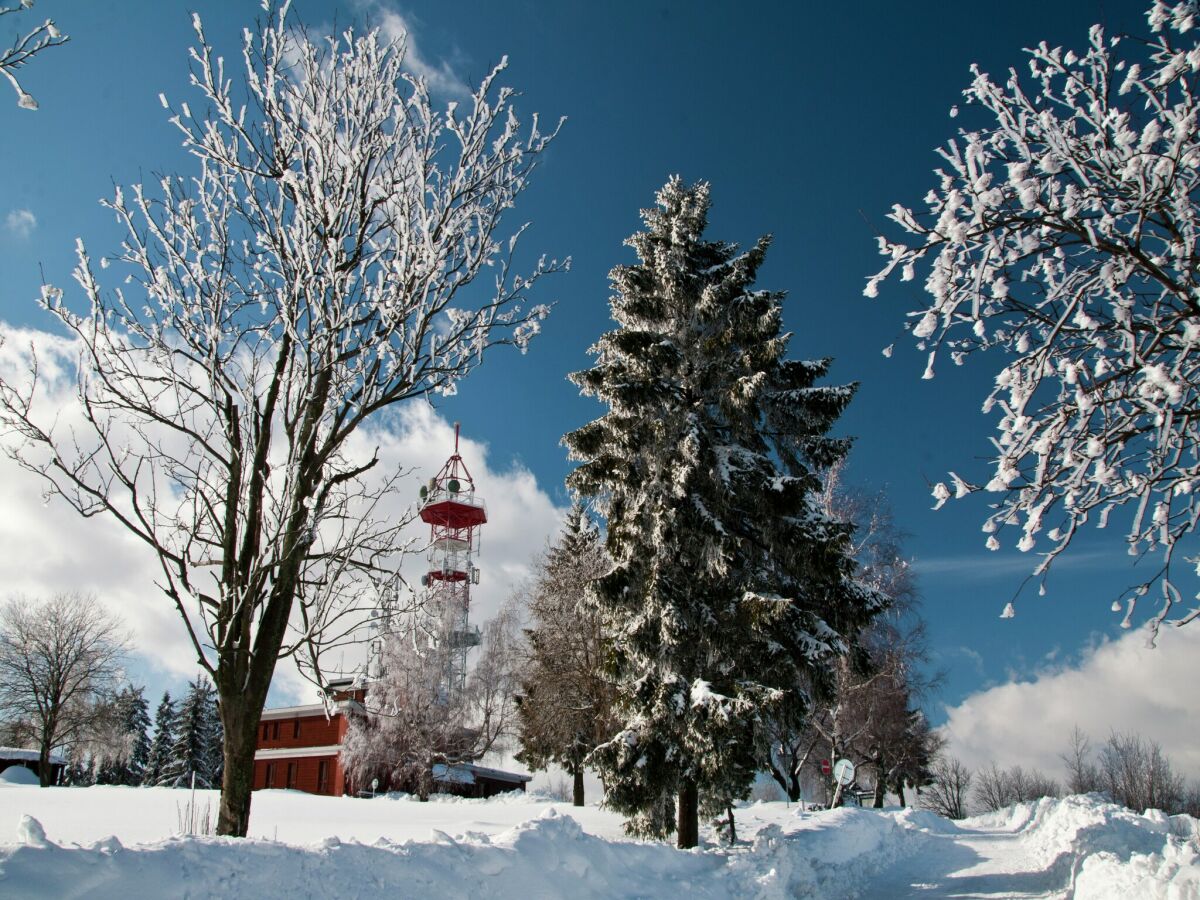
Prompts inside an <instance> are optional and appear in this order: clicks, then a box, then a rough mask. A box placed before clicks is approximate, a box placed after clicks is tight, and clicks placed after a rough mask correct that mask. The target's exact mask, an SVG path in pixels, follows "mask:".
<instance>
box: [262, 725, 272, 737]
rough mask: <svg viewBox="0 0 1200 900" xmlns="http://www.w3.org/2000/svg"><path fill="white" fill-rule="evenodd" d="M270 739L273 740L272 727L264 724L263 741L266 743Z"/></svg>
mask: <svg viewBox="0 0 1200 900" xmlns="http://www.w3.org/2000/svg"><path fill="white" fill-rule="evenodd" d="M270 738H271V726H270V724H269V723H267V722H263V740H264V741H266V740H270Z"/></svg>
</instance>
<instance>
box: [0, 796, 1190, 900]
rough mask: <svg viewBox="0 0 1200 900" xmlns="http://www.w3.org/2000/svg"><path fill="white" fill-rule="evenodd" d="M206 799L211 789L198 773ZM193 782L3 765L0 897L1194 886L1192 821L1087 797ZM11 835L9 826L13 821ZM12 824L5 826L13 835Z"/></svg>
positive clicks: (1182, 898) (1078, 896) (702, 898)
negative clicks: (812, 797) (894, 798)
mask: <svg viewBox="0 0 1200 900" xmlns="http://www.w3.org/2000/svg"><path fill="white" fill-rule="evenodd" d="M197 793H198V797H197V800H198V801H199V803H200V805H201V806H202V807H207V806H208V805H209V804H210V803H211V802H212V801H213V800H215V794H213V793H206V792H197ZM189 798H190V795H189V793H188V792H187V791H171V790H169V789H166V788H145V789H141V788H47V789H39V788H36V787H21V786H11V785H10V786H2V785H0V897H3V898H4V900H9V898H12V900H25V898H30V900H34V898H49V897H53V898H87V900H108V898H111V900H129V898H131V897H156V898H188V900H199V898H214V900H215V898H222V900H224V898H227V897H233V896H239V897H261V898H275V897H287V898H289V900H305V898H309V897H321V898H325V900H338V898H346V900H349V898H361V897H366V896H394V897H402V898H407V897H413V898H421V900H436V898H461V897H473V898H485V897H486V898H489V900H490V898H500V900H510V898H511V900H541V898H547V900H552V898H558V897H569V898H571V900H589V898H595V900H601V898H604V900H607V898H635V897H636V898H653V897H686V898H688V900H710V898H711V900H733V898H738V900H741V898H755V900H785V898H792V897H809V898H819V900H852V898H871V900H875V898H879V900H889V898H903V897H920V898H945V897H964V898H966V897H972V898H1000V897H1004V898H1033V897H1036V898H1060V897H1063V898H1065V897H1070V898H1072V900H1156V898H1162V900H1168V898H1169V900H1200V823H1198V822H1197V820H1195V819H1191V818H1189V817H1186V816H1176V817H1174V818H1168V817H1167V816H1165V815H1163V814H1161V813H1157V812H1154V811H1151V812H1148V813H1146V814H1145V815H1136V814H1134V813H1132V812H1130V811H1128V810H1125V809H1121V808H1119V807H1116V806H1113V805H1112V804H1110V803H1106V802H1104V800H1103V799H1102V798H1100V797H1096V796H1086V797H1068V798H1066V799H1063V800H1043V801H1039V802H1038V803H1024V804H1018V805H1017V806H1015V807H1013V808H1011V809H1008V810H1005V811H1004V812H1003V813H997V814H993V815H990V816H986V817H979V818H975V819H969V820H966V821H965V822H961V823H953V822H949V821H947V820H945V819H942V818H940V817H938V816H935V815H933V814H932V813H929V812H925V811H922V810H912V809H906V810H886V811H874V810H865V809H837V810H832V811H827V812H817V813H805V812H800V811H798V810H797V809H796V808H795V807H791V808H789V807H787V806H785V805H784V804H780V803H762V804H752V805H749V806H746V807H742V808H740V809H739V810H738V814H737V815H738V828H739V834H740V835H742V836H743V837H744V838H745V839H746V840H745V842H743V843H741V844H739V846H737V847H735V848H732V849H730V848H726V847H724V846H721V845H720V844H718V843H716V842H715V841H714V840H713V839H712V835H711V834H710V833H707V832H706V833H705V837H706V838H707V840H706V841H705V846H704V847H703V848H701V849H697V850H693V851H687V852H682V851H678V850H675V849H674V848H672V847H670V846H669V845H667V844H661V843H641V842H636V841H630V840H627V839H625V838H624V837H623V835H622V832H621V823H620V820H619V818H618V817H616V816H614V815H613V814H611V813H608V812H605V811H604V810H600V809H597V808H596V807H587V808H584V809H574V808H572V807H569V806H563V805H561V804H555V803H551V802H549V801H548V800H546V799H545V798H539V797H536V796H524V795H518V796H508V797H498V798H494V799H492V800H486V801H455V800H446V799H444V800H441V801H438V802H431V803H418V802H415V801H413V800H410V799H408V798H403V797H386V798H385V797H380V798H378V799H374V800H353V799H348V798H331V797H313V796H311V795H307V794H299V793H296V792H292V791H263V792H260V793H257V794H255V799H254V814H253V816H254V818H253V821H254V823H256V824H255V826H254V827H253V828H252V837H251V838H248V839H244V840H233V839H226V838H214V837H188V836H180V835H178V834H176V835H173V836H168V835H171V832H172V831H174V830H175V828H176V827H177V825H176V823H177V822H178V820H179V818H180V808H179V805H180V803H181V802H186V801H187V800H188V799H189ZM14 838H15V840H14ZM10 842H11V843H10Z"/></svg>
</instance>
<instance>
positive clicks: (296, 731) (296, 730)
mask: <svg viewBox="0 0 1200 900" xmlns="http://www.w3.org/2000/svg"><path fill="white" fill-rule="evenodd" d="M292 737H294V738H298V737H300V720H299V719H297V720H296V721H295V722H293V723H292Z"/></svg>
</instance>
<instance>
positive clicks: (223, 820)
mask: <svg viewBox="0 0 1200 900" xmlns="http://www.w3.org/2000/svg"><path fill="white" fill-rule="evenodd" d="M220 700H221V702H220V709H221V725H222V726H223V727H224V729H225V734H224V737H223V738H222V741H221V754H222V756H223V757H224V762H225V771H224V774H223V775H222V776H221V807H220V811H219V812H218V814H217V834H219V835H225V836H227V837H245V836H246V830H247V829H248V828H249V827H250V792H251V791H252V790H253V788H254V751H255V748H256V747H257V745H258V724H259V717H260V716H261V715H262V704H261V703H257V704H256V703H254V702H253V701H252V700H251V699H250V698H246V697H238V698H230V697H221V698H220Z"/></svg>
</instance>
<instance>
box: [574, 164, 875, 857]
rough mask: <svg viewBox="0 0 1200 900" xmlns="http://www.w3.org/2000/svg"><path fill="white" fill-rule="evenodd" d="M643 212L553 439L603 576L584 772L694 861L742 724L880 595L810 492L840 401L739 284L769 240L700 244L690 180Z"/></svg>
mask: <svg viewBox="0 0 1200 900" xmlns="http://www.w3.org/2000/svg"><path fill="white" fill-rule="evenodd" d="M657 202H658V205H657V207H656V208H654V209H650V210H646V211H643V213H642V217H643V221H644V223H645V226H646V227H645V230H644V231H642V232H639V233H638V234H635V235H634V236H633V237H632V238H630V240H629V241H628V242H627V243H628V244H629V245H630V246H631V247H633V249H634V250H635V251H636V252H637V254H638V257H639V260H640V262H639V263H638V264H637V265H633V266H618V267H617V268H615V269H613V271H612V273H611V274H610V279H611V280H612V283H613V286H614V288H615V293H614V296H613V297H612V300H611V306H612V314H613V318H614V319H615V321H616V323H617V328H616V329H614V330H613V331H610V332H608V333H607V334H605V335H603V336H602V337H601V338H600V340H599V342H598V343H597V344H596V346H595V347H593V348H592V352H593V354H594V355H595V356H596V361H595V364H594V365H593V367H592V368H591V369H588V370H586V371H583V372H578V373H575V374H574V375H572V379H573V380H574V381H575V383H576V384H578V385H579V386H580V388H581V389H582V391H583V392H584V393H585V394H589V395H592V396H595V397H597V398H598V399H599V400H601V401H603V402H604V403H606V404H607V405H608V412H607V413H606V414H605V415H603V416H602V417H601V418H599V419H597V420H596V421H594V422H591V423H589V424H588V425H585V426H584V427H582V428H580V429H578V430H577V431H574V432H572V433H570V434H568V435H567V436H566V437H565V438H564V441H565V443H566V444H567V446H568V447H569V448H570V450H571V453H572V456H573V457H574V458H575V459H578V460H580V461H581V463H582V464H581V465H580V466H579V468H578V469H576V470H575V471H574V472H573V473H572V475H571V476H570V478H569V484H570V485H571V486H572V487H573V488H575V489H577V490H578V491H579V492H580V493H582V494H584V495H586V496H592V497H596V498H598V499H599V500H600V501H601V502H602V503H603V505H604V509H605V510H606V513H607V518H608V533H607V541H606V546H607V550H608V553H609V555H610V556H611V557H612V560H613V564H614V567H613V569H612V571H611V573H609V574H608V575H606V576H605V577H604V578H602V579H600V580H599V581H598V582H596V584H595V586H594V588H593V593H594V598H595V602H596V603H597V604H598V607H599V609H600V610H601V613H602V615H603V616H604V618H605V626H606V627H607V628H609V629H611V635H612V638H611V661H610V665H611V668H612V671H613V674H614V676H615V677H616V678H617V680H618V685H619V686H618V698H617V712H618V716H619V718H620V721H621V728H620V731H619V733H618V734H617V735H616V737H615V738H613V739H612V740H610V741H609V742H607V743H605V744H604V745H602V746H601V747H599V748H598V749H597V750H596V751H595V753H594V754H593V755H592V761H593V762H594V764H595V765H596V766H597V767H598V769H599V771H600V772H601V775H602V777H603V779H604V783H605V787H606V801H605V802H606V803H607V805H608V806H610V807H612V808H613V809H616V810H617V811H619V812H621V813H624V814H625V815H626V817H627V822H626V828H627V829H628V830H629V831H630V832H631V833H633V834H639V835H648V836H659V837H665V836H666V835H669V834H670V833H671V831H673V830H677V831H678V838H677V839H678V844H679V846H681V847H691V846H695V844H696V843H697V841H698V811H699V807H700V804H701V802H702V801H703V803H704V805H705V806H706V807H707V808H722V807H726V808H727V807H728V806H729V805H730V804H731V803H732V801H733V800H735V799H738V798H742V797H745V796H747V795H748V794H749V790H750V787H751V785H752V783H753V780H754V777H755V774H756V771H757V768H758V761H757V758H756V754H755V746H754V745H755V741H754V737H755V729H756V727H757V723H758V722H759V721H761V719H762V717H763V716H765V715H767V714H770V715H773V716H776V717H779V716H785V717H787V716H790V717H796V718H799V717H802V716H803V715H804V712H805V708H806V705H807V700H806V696H805V694H804V692H803V688H802V685H803V684H804V683H806V681H811V680H819V679H820V678H821V677H822V673H823V671H824V670H825V668H826V667H827V666H828V665H829V663H830V662H831V661H832V660H834V659H835V658H836V657H838V656H840V655H842V654H844V653H846V652H847V651H848V650H849V649H850V646H851V644H852V643H853V641H854V635H855V634H856V633H857V631H858V629H859V628H860V627H861V626H862V625H863V624H864V623H865V622H867V621H868V620H869V619H870V617H871V616H872V615H873V614H874V613H875V612H876V611H877V610H878V608H879V607H880V606H881V605H882V602H883V601H882V599H881V598H880V597H879V596H878V595H877V594H875V593H874V592H872V591H870V590H869V589H867V588H865V587H863V586H861V585H859V584H857V583H856V582H855V580H854V578H853V571H854V567H853V561H852V560H851V559H850V558H849V557H848V555H847V544H848V535H849V532H850V529H849V527H848V526H845V525H842V524H840V523H837V522H834V521H832V520H831V519H830V518H829V517H828V516H827V515H826V514H825V513H824V512H823V511H822V509H821V508H820V505H819V503H818V502H817V499H816V498H817V496H818V494H819V491H820V487H821V485H820V480H819V477H818V472H819V470H820V469H822V468H824V467H827V466H829V465H830V464H832V463H833V462H835V461H837V460H838V459H840V458H842V457H843V456H844V454H845V452H846V450H847V449H848V442H847V441H844V440H836V439H833V438H830V437H829V436H828V434H827V433H828V431H829V429H830V427H831V426H832V425H833V423H834V421H835V420H836V419H837V418H838V416H839V415H840V414H841V412H842V410H843V409H844V408H845V406H846V404H847V403H848V402H849V401H850V398H851V396H852V394H853V392H854V389H853V387H851V386H846V387H815V386H814V382H815V381H816V380H817V379H818V378H820V377H822V376H824V375H825V374H826V371H827V370H828V368H829V360H827V359H826V360H820V361H814V362H800V361H789V360H785V359H784V353H785V352H786V349H787V343H788V339H789V337H790V336H789V335H786V334H782V333H781V331H780V324H781V317H782V310H781V303H782V300H783V294H781V293H778V292H771V291H761V290H759V291H756V290H751V286H752V284H753V282H754V279H755V275H756V272H757V270H758V267H759V265H760V264H761V263H762V261H763V258H764V255H765V254H766V251H767V247H768V245H769V243H770V241H769V238H765V237H764V238H762V239H760V240H759V241H758V243H757V244H756V245H755V246H754V247H753V248H752V249H750V250H749V251H747V252H744V253H739V252H738V248H737V247H736V246H734V245H731V244H727V243H723V242H714V241H706V240H704V239H703V237H702V235H703V232H704V229H705V227H706V225H707V214H708V208H709V189H708V185H706V184H698V185H696V186H694V187H690V188H689V187H685V186H684V185H683V183H682V182H681V181H680V180H679V179H678V178H673V179H671V181H669V182H668V183H667V185H666V186H665V187H664V188H663V189H662V190H661V191H660V192H659V194H658V197H657ZM676 798H677V800H678V806H677V819H676V821H675V822H672V816H671V811H672V805H673V800H675V799H676Z"/></svg>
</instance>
